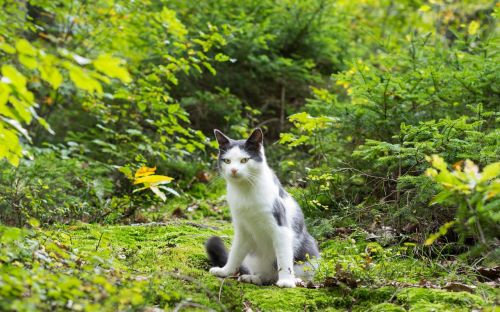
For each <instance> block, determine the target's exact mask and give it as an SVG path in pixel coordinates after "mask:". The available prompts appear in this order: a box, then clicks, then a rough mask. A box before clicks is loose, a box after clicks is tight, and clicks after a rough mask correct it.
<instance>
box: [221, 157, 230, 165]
mask: <svg viewBox="0 0 500 312" xmlns="http://www.w3.org/2000/svg"><path fill="white" fill-rule="evenodd" d="M222 161H223V162H225V163H226V164H230V163H231V159H227V158H224V159H223V160H222Z"/></svg>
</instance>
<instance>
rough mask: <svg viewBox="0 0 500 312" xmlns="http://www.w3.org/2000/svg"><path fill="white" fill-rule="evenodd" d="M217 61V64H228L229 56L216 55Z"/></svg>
mask: <svg viewBox="0 0 500 312" xmlns="http://www.w3.org/2000/svg"><path fill="white" fill-rule="evenodd" d="M215 60H216V61H217V62H227V61H229V56H227V55H225V54H223V53H217V54H216V55H215Z"/></svg>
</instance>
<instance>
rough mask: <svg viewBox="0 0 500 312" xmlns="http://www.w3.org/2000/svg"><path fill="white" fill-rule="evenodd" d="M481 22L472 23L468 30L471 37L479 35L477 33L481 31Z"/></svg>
mask: <svg viewBox="0 0 500 312" xmlns="http://www.w3.org/2000/svg"><path fill="white" fill-rule="evenodd" d="M479 26H480V24H479V22H478V21H472V22H470V24H469V29H468V33H469V35H475V34H477V31H478V30H479Z"/></svg>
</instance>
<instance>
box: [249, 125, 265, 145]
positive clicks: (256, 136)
mask: <svg viewBox="0 0 500 312" xmlns="http://www.w3.org/2000/svg"><path fill="white" fill-rule="evenodd" d="M263 141H264V133H262V130H260V128H257V129H255V130H254V131H253V132H252V134H250V136H249V137H248V139H247V142H246V143H247V144H250V145H253V146H259V145H261V144H262V142H263Z"/></svg>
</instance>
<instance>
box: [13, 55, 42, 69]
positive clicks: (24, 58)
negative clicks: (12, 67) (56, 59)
mask: <svg viewBox="0 0 500 312" xmlns="http://www.w3.org/2000/svg"><path fill="white" fill-rule="evenodd" d="M18 59H19V63H21V64H23V65H24V66H26V67H27V68H28V69H31V70H33V69H36V68H37V67H38V62H37V60H36V59H35V58H34V57H31V56H29V55H25V54H19V56H18Z"/></svg>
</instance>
